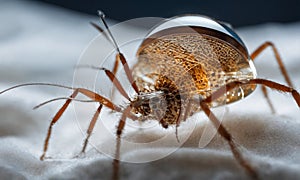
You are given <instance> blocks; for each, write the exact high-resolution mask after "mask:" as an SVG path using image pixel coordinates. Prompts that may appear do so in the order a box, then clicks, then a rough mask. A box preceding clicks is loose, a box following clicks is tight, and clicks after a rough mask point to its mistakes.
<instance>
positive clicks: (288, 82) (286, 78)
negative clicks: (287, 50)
mask: <svg viewBox="0 0 300 180" xmlns="http://www.w3.org/2000/svg"><path fill="white" fill-rule="evenodd" d="M268 47H271V48H272V50H273V52H274V54H275V58H276V60H277V63H278V65H279V68H280V71H281V73H282V75H283V77H284V79H285V81H286V82H287V84H288V85H289V86H290V87H293V84H292V81H291V79H290V77H289V75H288V73H287V70H286V68H285V66H284V64H283V61H282V59H281V57H280V55H279V52H278V50H277V48H276V47H275V45H274V44H273V43H272V42H265V43H264V44H262V45H261V46H259V47H258V48H257V49H256V50H255V51H254V52H253V53H252V54H251V59H252V60H255V59H256V57H257V56H258V55H259V54H261V53H262V52H263V51H264V50H266V48H268ZM262 91H263V94H264V96H265V98H266V99H267V102H268V104H269V106H270V108H271V111H272V112H273V113H275V109H274V107H273V105H272V103H271V100H270V99H269V96H268V92H267V90H266V89H265V88H264V87H262Z"/></svg>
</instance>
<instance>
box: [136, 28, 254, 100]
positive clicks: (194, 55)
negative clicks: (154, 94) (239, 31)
mask: <svg viewBox="0 0 300 180" xmlns="http://www.w3.org/2000/svg"><path fill="white" fill-rule="evenodd" d="M190 29H191V28H187V29H185V30H182V29H180V28H175V30H174V28H173V29H171V30H170V29H169V30H164V31H162V32H159V33H158V34H154V35H152V36H151V37H149V38H147V39H146V40H144V42H143V43H142V45H141V47H140V49H139V50H138V53H137V56H138V62H137V63H136V65H135V66H134V68H133V74H134V76H135V78H136V81H137V85H138V86H139V88H140V90H141V91H145V92H151V91H155V90H157V87H159V86H160V85H159V84H160V83H162V82H163V81H164V78H166V77H167V78H168V79H169V80H171V81H173V82H174V84H175V85H176V87H177V88H178V90H179V92H180V94H184V95H187V96H188V97H191V96H194V95H196V94H199V95H202V96H203V98H205V97H207V96H208V95H210V94H211V92H213V91H215V90H216V89H218V88H219V87H220V86H222V85H225V84H226V83H227V82H230V81H235V80H243V79H251V78H253V77H254V76H255V75H254V74H253V69H251V65H250V64H249V61H248V54H247V51H246V50H245V49H243V48H242V47H240V46H238V45H239V44H238V43H236V42H234V40H233V39H231V41H229V40H228V38H229V37H227V36H225V35H223V34H221V35H220V33H219V34H217V35H216V34H214V35H213V36H212V35H211V34H207V33H205V32H206V31H204V30H203V29H200V30H199V29H192V31H191V32H187V31H190ZM199 31H200V32H199ZM210 32H211V31H210ZM224 38H227V39H224ZM225 40H226V41H225ZM230 42H232V43H230ZM155 87H156V88H155ZM254 89H255V86H247V87H242V88H237V89H236V90H233V91H232V93H234V94H235V95H236V96H234V97H233V96H232V94H229V95H227V96H226V98H225V97H224V98H223V99H222V98H221V99H220V100H219V101H220V102H218V103H217V104H216V105H220V104H221V103H222V104H224V101H225V102H227V103H229V102H233V101H236V100H238V99H241V98H243V97H244V96H246V95H248V94H249V93H251V92H252V91H253V90H254ZM238 94H240V95H239V96H237V95H238Z"/></svg>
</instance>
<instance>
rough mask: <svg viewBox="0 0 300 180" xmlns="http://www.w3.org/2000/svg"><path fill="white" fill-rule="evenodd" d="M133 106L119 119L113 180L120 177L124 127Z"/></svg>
mask: <svg viewBox="0 0 300 180" xmlns="http://www.w3.org/2000/svg"><path fill="white" fill-rule="evenodd" d="M130 110H131V107H130V106H128V107H127V108H126V109H125V110H124V112H123V114H122V117H121V119H120V121H119V124H118V126H117V132H116V134H117V139H116V141H117V142H116V152H115V158H114V161H113V174H112V179H113V180H118V179H119V166H120V148H121V135H122V132H123V129H124V127H125V123H126V119H127V117H128V115H129V114H130Z"/></svg>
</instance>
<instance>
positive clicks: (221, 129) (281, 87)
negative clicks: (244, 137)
mask: <svg viewBox="0 0 300 180" xmlns="http://www.w3.org/2000/svg"><path fill="white" fill-rule="evenodd" d="M247 84H260V85H263V86H266V87H269V88H271V89H275V90H277V91H279V92H287V93H291V94H292V96H293V98H294V100H295V101H296V103H297V105H298V107H300V94H299V93H298V92H297V91H296V90H295V89H293V88H291V87H288V86H285V85H282V84H279V83H276V82H273V81H269V80H265V79H251V80H248V81H244V82H241V81H235V82H230V83H228V84H226V85H224V86H222V87H220V88H219V89H218V90H217V91H215V92H214V93H212V94H211V95H210V96H208V97H207V98H206V99H203V100H201V103H200V104H201V108H202V110H203V111H204V112H205V114H206V115H207V116H208V117H209V119H210V120H211V121H212V123H213V124H214V126H215V127H216V128H217V130H218V133H219V134H221V136H222V137H223V138H224V139H225V140H226V141H228V143H229V145H230V148H231V151H232V153H233V155H234V156H235V158H236V159H237V160H238V162H239V163H240V164H241V166H242V167H244V168H245V169H246V170H247V171H248V172H249V173H250V174H251V175H252V176H253V177H256V176H257V174H256V173H255V171H254V170H253V168H252V167H251V166H250V165H249V164H248V163H247V161H245V160H244V159H243V157H242V155H241V153H240V152H239V150H238V149H237V147H236V145H235V143H234V141H233V140H232V137H231V135H230V134H229V133H228V132H227V130H226V129H225V128H224V127H223V125H222V124H221V123H220V121H219V120H218V119H217V118H216V116H215V115H214V114H213V113H212V112H211V111H210V109H209V107H208V105H207V104H209V103H211V102H213V101H215V100H217V99H218V98H220V97H221V96H224V94H225V93H226V92H229V91H230V90H232V89H234V88H236V87H238V86H242V85H247Z"/></svg>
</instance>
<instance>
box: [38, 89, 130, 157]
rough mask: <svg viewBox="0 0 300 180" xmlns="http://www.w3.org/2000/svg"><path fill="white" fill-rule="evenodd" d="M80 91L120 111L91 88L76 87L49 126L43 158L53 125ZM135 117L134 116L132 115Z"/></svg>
mask: <svg viewBox="0 0 300 180" xmlns="http://www.w3.org/2000/svg"><path fill="white" fill-rule="evenodd" d="M78 93H81V94H83V95H85V96H87V97H89V98H90V99H92V100H94V101H97V102H99V103H100V104H103V105H104V106H106V107H108V108H110V109H111V110H114V111H117V112H120V111H121V108H120V107H118V106H116V105H114V104H113V103H112V102H110V101H109V100H108V99H106V98H104V97H103V96H101V95H99V94H97V93H94V92H92V91H90V90H87V89H83V88H77V89H74V92H73V94H72V95H71V96H70V99H68V100H66V102H65V104H64V105H63V106H62V107H61V108H60V109H59V111H58V112H57V113H56V114H55V116H54V118H53V119H52V121H51V123H50V125H49V127H48V132H47V136H46V139H45V143H44V149H43V154H42V156H41V157H40V159H41V160H43V159H44V158H45V155H46V152H47V149H48V144H49V140H50V136H51V132H52V127H53V125H54V124H55V123H56V122H57V121H58V120H59V118H60V117H61V116H62V114H63V113H64V112H65V110H66V109H67V107H68V106H69V104H70V103H71V101H72V99H73V98H75V97H76V96H77V94H78ZM131 118H134V117H131Z"/></svg>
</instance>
